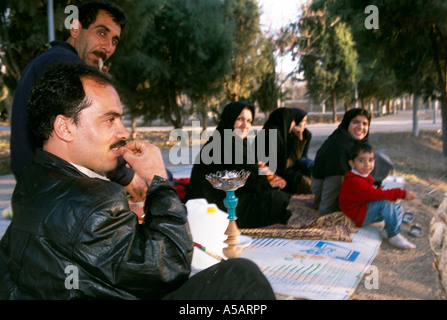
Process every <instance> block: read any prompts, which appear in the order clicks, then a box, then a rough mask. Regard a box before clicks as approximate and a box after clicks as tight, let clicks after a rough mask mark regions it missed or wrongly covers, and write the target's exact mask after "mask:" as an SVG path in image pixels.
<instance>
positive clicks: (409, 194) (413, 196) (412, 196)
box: [405, 191, 416, 201]
mask: <svg viewBox="0 0 447 320" xmlns="http://www.w3.org/2000/svg"><path fill="white" fill-rule="evenodd" d="M414 199H416V193H414V192H413V191H407V196H406V197H405V200H407V201H412V200H414Z"/></svg>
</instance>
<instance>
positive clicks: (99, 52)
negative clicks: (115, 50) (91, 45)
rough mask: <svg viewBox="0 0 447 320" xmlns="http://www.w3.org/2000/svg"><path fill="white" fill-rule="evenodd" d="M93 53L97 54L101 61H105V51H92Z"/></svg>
mask: <svg viewBox="0 0 447 320" xmlns="http://www.w3.org/2000/svg"><path fill="white" fill-rule="evenodd" d="M93 53H94V54H95V55H97V56H99V57H100V58H101V59H102V61H106V60H107V55H106V54H105V52H102V51H93Z"/></svg>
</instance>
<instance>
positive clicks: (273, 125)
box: [257, 108, 304, 175]
mask: <svg viewBox="0 0 447 320" xmlns="http://www.w3.org/2000/svg"><path fill="white" fill-rule="evenodd" d="M296 110H299V109H293V108H278V109H275V110H274V111H273V112H272V113H271V114H270V116H269V118H268V119H267V121H266V122H265V124H264V127H263V128H262V129H263V130H264V132H265V141H264V145H265V155H267V156H268V157H269V158H271V156H272V155H271V154H270V152H274V150H272V151H270V150H269V139H270V132H269V130H270V129H275V130H277V131H276V132H277V141H276V143H274V145H275V146H276V162H277V168H276V171H275V172H276V173H277V174H278V175H282V174H283V173H284V170H285V169H286V165H287V158H288V156H289V153H290V145H291V142H290V141H289V140H290V139H291V136H290V134H289V131H290V125H291V124H292V121H294V120H295V122H296V120H297V119H299V118H300V117H301V113H299V112H297V111H296ZM303 118H304V116H303ZM301 120H302V119H301ZM301 120H300V122H301ZM257 143H258V142H257ZM258 156H259V155H258Z"/></svg>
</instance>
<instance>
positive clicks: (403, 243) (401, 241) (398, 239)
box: [388, 233, 416, 249]
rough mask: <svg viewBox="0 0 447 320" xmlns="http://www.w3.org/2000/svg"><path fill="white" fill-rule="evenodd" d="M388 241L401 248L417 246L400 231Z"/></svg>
mask: <svg viewBox="0 0 447 320" xmlns="http://www.w3.org/2000/svg"><path fill="white" fill-rule="evenodd" d="M388 242H389V243H390V244H391V245H392V246H394V247H396V248H399V249H414V248H416V245H415V244H413V243H411V242H410V241H408V240H407V239H405V237H404V236H403V235H401V234H400V233H398V234H397V235H395V236H394V237H391V238H389V239H388Z"/></svg>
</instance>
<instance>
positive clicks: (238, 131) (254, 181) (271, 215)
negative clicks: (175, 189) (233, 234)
mask: <svg viewBox="0 0 447 320" xmlns="http://www.w3.org/2000/svg"><path fill="white" fill-rule="evenodd" d="M254 115H255V111H254V108H253V106H251V105H249V104H247V103H244V102H240V101H235V102H232V103H230V104H228V105H226V106H225V108H224V110H223V112H222V117H221V120H220V122H219V124H218V125H217V128H216V130H215V131H214V133H213V135H212V136H211V137H210V139H209V140H208V141H207V142H206V143H205V145H204V146H203V147H202V149H201V150H200V153H199V155H198V157H200V158H199V159H198V161H197V159H196V161H195V164H194V166H193V169H192V172H191V180H190V182H189V184H188V185H187V186H186V195H185V198H184V201H185V202H186V201H187V200H189V199H196V198H205V199H207V201H208V202H209V203H215V204H216V205H217V206H218V207H219V208H220V209H221V210H223V211H225V212H226V211H227V209H226V208H225V206H224V204H223V199H224V198H225V196H226V194H225V192H224V191H221V190H217V189H215V188H213V186H212V185H211V184H210V183H209V182H208V180H206V178H205V176H206V175H207V174H210V173H216V172H217V171H223V170H236V171H240V170H246V171H250V172H251V174H250V176H249V177H248V179H247V182H246V183H245V185H244V186H243V187H241V188H239V189H237V190H236V192H235V194H236V196H237V197H238V199H239V202H238V205H237V208H236V215H237V217H238V219H237V225H238V227H240V228H256V227H262V226H267V225H272V224H276V223H282V224H287V221H288V219H289V218H290V216H291V212H290V211H289V210H287V206H288V204H289V199H290V195H288V194H287V193H285V192H282V191H280V190H278V189H275V188H273V187H272V186H271V185H270V183H269V182H268V180H267V177H266V175H260V174H259V167H258V165H257V164H256V163H255V157H254V155H253V156H249V151H250V150H251V149H250V148H248V146H247V135H248V133H249V130H250V128H251V125H252V122H253V118H254ZM230 133H231V134H230ZM229 139H231V140H230V141H231V143H228V141H229Z"/></svg>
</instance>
